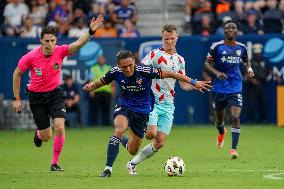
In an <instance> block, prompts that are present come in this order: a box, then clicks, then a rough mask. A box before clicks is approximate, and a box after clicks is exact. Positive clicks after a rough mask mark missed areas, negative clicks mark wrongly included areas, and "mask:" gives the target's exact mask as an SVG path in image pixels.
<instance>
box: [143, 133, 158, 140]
mask: <svg viewBox="0 0 284 189" xmlns="http://www.w3.org/2000/svg"><path fill="white" fill-rule="evenodd" d="M145 137H146V139H147V140H152V139H153V138H155V137H156V134H155V133H146V135H145Z"/></svg>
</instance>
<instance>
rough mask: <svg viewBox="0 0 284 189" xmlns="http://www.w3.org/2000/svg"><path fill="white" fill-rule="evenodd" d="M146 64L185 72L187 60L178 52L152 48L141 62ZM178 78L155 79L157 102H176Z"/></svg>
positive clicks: (181, 72)
mask: <svg viewBox="0 0 284 189" xmlns="http://www.w3.org/2000/svg"><path fill="white" fill-rule="evenodd" d="M141 63H142V64H144V65H152V66H153V67H155V68H161V69H162V71H163V70H167V71H171V72H175V73H180V74H183V75H186V74H185V61H184V58H183V57H182V56H180V55H179V54H177V53H176V52H175V53H173V54H168V53H167V52H165V50H164V49H163V48H159V49H155V50H152V51H151V52H150V53H148V54H147V56H146V57H145V58H144V59H143V60H142V62H141ZM175 83H176V79H172V78H165V79H153V80H152V91H153V93H154V95H155V103H161V102H168V103H173V102H174V95H175Z"/></svg>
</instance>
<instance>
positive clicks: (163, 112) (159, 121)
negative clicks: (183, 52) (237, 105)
mask: <svg viewBox="0 0 284 189" xmlns="http://www.w3.org/2000/svg"><path fill="white" fill-rule="evenodd" d="M177 40H178V33H177V29H176V27H175V26H174V25H171V24H167V25H165V26H163V28H162V41H163V46H162V47H161V48H159V49H155V50H153V51H151V52H150V53H149V54H148V55H147V56H146V57H145V58H144V59H143V60H142V64H144V65H152V66H153V67H156V68H161V69H163V70H168V71H173V72H175V73H180V74H183V75H185V61H184V58H183V57H182V56H180V55H179V54H178V53H177V52H176V43H177ZM175 83H176V80H175V79H172V78H169V79H163V80H160V79H154V80H153V82H152V91H153V93H154V96H155V104H154V109H153V111H152V112H151V113H150V116H149V123H148V126H147V130H146V135H145V136H146V138H147V139H148V140H152V139H154V140H153V141H152V142H151V143H150V144H148V145H146V146H145V147H144V148H143V149H142V150H141V152H140V153H139V154H138V155H137V156H135V157H134V158H133V159H132V160H130V161H129V162H128V163H127V170H128V172H129V174H131V175H134V174H137V172H136V166H137V165H138V164H139V163H140V162H142V161H144V160H145V159H147V158H149V157H151V156H153V155H154V154H155V153H156V152H158V150H159V149H161V148H162V147H163V146H164V145H165V142H166V139H167V136H168V135H169V134H170V131H171V128H172V124H173V119H174V115H173V114H174V110H175V106H174V95H175V91H174V88H175ZM208 83H209V82H208ZM180 86H181V88H182V89H184V90H190V89H192V86H190V84H188V83H184V82H180ZM201 92H202V91H201Z"/></svg>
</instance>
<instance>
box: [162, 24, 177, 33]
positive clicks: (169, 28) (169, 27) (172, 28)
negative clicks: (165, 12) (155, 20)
mask: <svg viewBox="0 0 284 189" xmlns="http://www.w3.org/2000/svg"><path fill="white" fill-rule="evenodd" d="M164 31H167V32H173V31H175V32H177V28H176V27H175V25H173V24H166V25H164V26H163V28H162V33H164Z"/></svg>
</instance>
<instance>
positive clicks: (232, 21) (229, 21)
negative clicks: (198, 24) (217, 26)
mask: <svg viewBox="0 0 284 189" xmlns="http://www.w3.org/2000/svg"><path fill="white" fill-rule="evenodd" d="M229 23H233V24H236V26H237V28H239V24H238V23H237V22H236V21H234V20H228V21H227V22H225V23H224V27H225V26H226V25H227V24H229Z"/></svg>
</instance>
